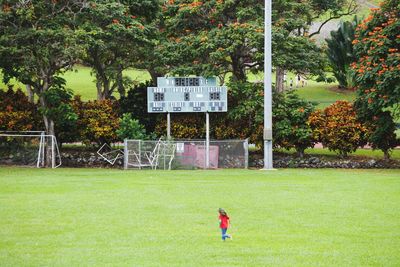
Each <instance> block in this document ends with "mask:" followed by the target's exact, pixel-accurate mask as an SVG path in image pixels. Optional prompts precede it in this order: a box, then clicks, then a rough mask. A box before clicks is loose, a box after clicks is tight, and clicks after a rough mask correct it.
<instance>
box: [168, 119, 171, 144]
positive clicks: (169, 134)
mask: <svg viewBox="0 0 400 267" xmlns="http://www.w3.org/2000/svg"><path fill="white" fill-rule="evenodd" d="M167 139H168V140H169V139H171V113H169V112H168V113H167Z"/></svg>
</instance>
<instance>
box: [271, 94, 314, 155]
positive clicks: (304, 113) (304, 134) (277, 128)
mask: <svg viewBox="0 0 400 267" xmlns="http://www.w3.org/2000/svg"><path fill="white" fill-rule="evenodd" d="M314 109H315V104H314V103H312V102H309V101H306V100H304V99H301V98H300V97H299V96H298V95H297V94H296V93H295V92H294V91H288V92H287V93H278V92H274V100H273V106H272V110H273V129H274V130H273V141H274V145H275V146H278V147H281V148H285V149H287V150H289V149H291V148H295V149H296V151H297V153H298V154H299V156H301V157H302V156H303V154H304V150H305V149H306V148H308V147H313V146H314V144H315V141H314V139H313V136H312V130H311V128H310V127H309V125H308V124H307V121H308V118H309V116H310V114H311V113H312V112H313V111H314Z"/></svg>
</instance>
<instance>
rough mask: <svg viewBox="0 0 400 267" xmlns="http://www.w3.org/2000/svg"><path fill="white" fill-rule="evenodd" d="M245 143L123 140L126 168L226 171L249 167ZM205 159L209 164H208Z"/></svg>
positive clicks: (244, 141)
mask: <svg viewBox="0 0 400 267" xmlns="http://www.w3.org/2000/svg"><path fill="white" fill-rule="evenodd" d="M248 147H249V145H248V140H219V141H210V144H209V150H208V151H209V157H208V158H207V154H206V153H207V152H206V151H207V143H206V141H203V140H200V141H193V140H158V141H144V140H125V141H124V168H125V169H132V168H137V169H143V168H150V169H162V170H193V169H207V165H208V168H210V169H225V168H242V169H244V168H248V158H249V150H248ZM207 160H208V164H207Z"/></svg>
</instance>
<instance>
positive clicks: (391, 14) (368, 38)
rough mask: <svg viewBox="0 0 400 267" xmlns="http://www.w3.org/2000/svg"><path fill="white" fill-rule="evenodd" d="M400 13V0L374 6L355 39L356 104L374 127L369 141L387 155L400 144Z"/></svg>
mask: <svg viewBox="0 0 400 267" xmlns="http://www.w3.org/2000/svg"><path fill="white" fill-rule="evenodd" d="M399 14H400V3H399V2H398V1H392V0H388V1H385V2H383V3H382V8H381V9H374V10H373V11H372V13H371V15H370V16H369V17H368V18H366V19H365V20H364V21H363V22H362V23H361V24H360V25H359V26H358V27H357V32H356V39H355V40H354V41H353V44H354V50H355V53H356V55H357V58H358V60H357V62H355V63H354V64H353V66H352V67H353V69H354V71H355V72H356V84H357V88H358V89H357V100H356V102H355V106H356V108H357V110H358V114H359V117H360V119H361V120H362V121H364V122H366V123H368V125H369V127H370V129H372V130H373V133H372V134H371V135H370V139H369V142H370V143H371V144H372V146H373V147H374V148H377V149H381V150H382V151H383V152H384V153H385V155H386V157H387V158H388V157H389V151H390V149H392V148H394V147H395V146H396V144H397V143H398V142H397V141H396V139H395V135H394V131H395V128H394V127H393V124H394V123H393V116H399V115H400V114H399V107H400V106H399V103H400V101H399V99H400V38H399V37H400V19H399ZM388 111H392V112H393V114H392V115H391V114H388ZM371 118H375V119H372V120H371ZM383 129H385V130H386V131H383Z"/></svg>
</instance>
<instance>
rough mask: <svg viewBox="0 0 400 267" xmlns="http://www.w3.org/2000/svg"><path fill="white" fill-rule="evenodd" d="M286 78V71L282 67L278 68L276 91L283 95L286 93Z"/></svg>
mask: <svg viewBox="0 0 400 267" xmlns="http://www.w3.org/2000/svg"><path fill="white" fill-rule="evenodd" d="M284 77H285V70H284V69H283V68H281V67H276V83H275V86H276V88H275V89H276V90H277V91H278V92H280V93H282V92H283V91H285V81H284Z"/></svg>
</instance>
